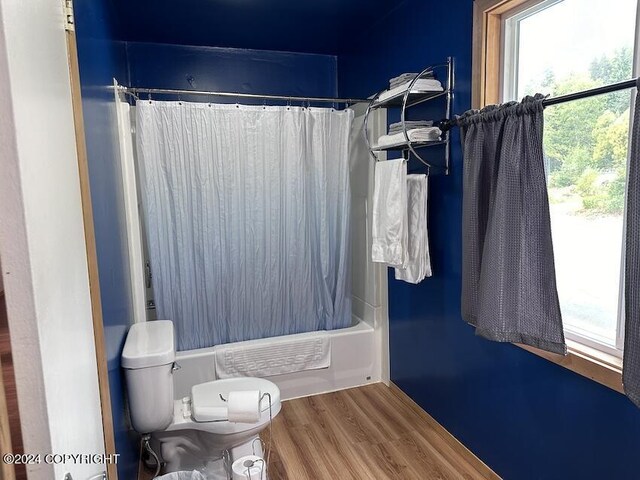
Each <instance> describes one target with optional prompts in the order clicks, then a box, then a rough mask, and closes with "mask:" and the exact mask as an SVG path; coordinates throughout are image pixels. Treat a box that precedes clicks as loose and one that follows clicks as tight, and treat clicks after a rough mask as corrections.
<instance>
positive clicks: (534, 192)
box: [458, 95, 566, 354]
mask: <svg viewBox="0 0 640 480" xmlns="http://www.w3.org/2000/svg"><path fill="white" fill-rule="evenodd" d="M543 98H544V97H543V96H542V95H536V96H535V97H526V98H525V99H524V100H523V101H522V102H521V103H518V102H510V103H507V104H504V105H500V106H489V107H486V108H484V109H483V110H480V111H477V110H473V111H469V112H467V113H465V114H464V115H462V116H461V117H459V118H458V125H459V126H460V128H461V133H462V145H463V154H464V180H463V182H464V184H463V194H464V196H463V207H462V208H463V210H462V221H463V224H462V235H463V240H462V248H463V250H462V317H463V318H464V320H465V321H467V322H468V323H470V324H471V325H474V326H475V327H476V333H477V334H478V335H481V336H483V337H485V338H488V339H490V340H495V341H498V342H517V343H524V344H527V345H531V346H534V347H538V348H541V349H543V350H547V351H550V352H555V353H560V354H566V345H565V341H564V333H563V329H562V318H561V315H560V304H559V301H558V293H557V289H556V278H555V266H554V258H553V246H552V241H551V221H550V218H549V200H548V197H547V187H546V181H545V171H544V159H543V148H542V131H543V105H542V100H543Z"/></svg>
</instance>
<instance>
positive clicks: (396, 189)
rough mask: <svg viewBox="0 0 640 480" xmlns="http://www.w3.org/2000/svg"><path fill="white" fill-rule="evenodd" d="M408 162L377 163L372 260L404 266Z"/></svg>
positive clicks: (406, 233)
mask: <svg viewBox="0 0 640 480" xmlns="http://www.w3.org/2000/svg"><path fill="white" fill-rule="evenodd" d="M407 223H408V221H407V162H406V161H405V160H404V159H398V160H388V161H386V162H377V163H376V169H375V181H374V190H373V225H372V235H373V244H372V246H371V260H372V261H374V262H379V263H386V264H388V265H390V266H392V267H402V266H404V263H405V259H406V256H407V241H408V236H407V235H408V231H407Z"/></svg>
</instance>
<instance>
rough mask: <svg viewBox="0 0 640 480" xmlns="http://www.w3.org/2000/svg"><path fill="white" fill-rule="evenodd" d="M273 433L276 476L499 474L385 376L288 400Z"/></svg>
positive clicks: (424, 478)
mask: <svg viewBox="0 0 640 480" xmlns="http://www.w3.org/2000/svg"><path fill="white" fill-rule="evenodd" d="M272 433H273V447H272V452H271V458H270V461H269V464H270V467H269V477H270V480H284V479H287V480H306V479H309V480H325V479H326V480H329V479H331V480H333V479H340V480H343V479H345V480H346V479H358V480H360V479H362V480H387V479H388V480H400V479H407V480H409V479H411V480H413V479H415V480H430V479H442V480H449V479H452V480H453V479H469V480H471V479H499V478H500V477H498V476H497V475H496V474H495V473H494V472H492V471H491V470H490V469H489V468H488V467H487V466H486V465H484V464H483V463H482V462H481V461H480V460H479V459H478V458H477V457H475V456H474V455H473V454H472V453H471V452H470V451H469V450H467V449H466V448H465V447H464V446H463V445H462V444H461V443H459V442H458V441H457V440H456V439H455V438H453V437H452V436H451V435H450V434H449V433H448V432H447V431H446V430H445V429H444V428H443V427H442V426H440V425H439V424H438V423H437V422H436V421H435V420H434V419H433V418H431V417H430V416H429V415H428V414H427V413H426V412H425V411H424V410H422V409H421V408H420V407H419V406H418V405H416V404H415V403H414V402H413V401H412V400H411V399H410V398H409V397H407V396H406V395H405V394H404V393H403V392H402V391H401V390H400V389H398V388H397V387H395V386H392V387H387V386H385V385H384V384H382V383H377V384H373V385H367V386H364V387H359V388H353V389H349V390H342V391H339V392H335V393H327V394H324V395H317V396H314V397H307V398H301V399H297V400H291V401H288V402H284V403H283V405H282V411H281V412H280V414H279V415H278V416H277V417H276V419H275V420H274V422H273V432H272ZM263 439H264V440H265V441H266V440H267V439H268V433H265V435H264V436H263Z"/></svg>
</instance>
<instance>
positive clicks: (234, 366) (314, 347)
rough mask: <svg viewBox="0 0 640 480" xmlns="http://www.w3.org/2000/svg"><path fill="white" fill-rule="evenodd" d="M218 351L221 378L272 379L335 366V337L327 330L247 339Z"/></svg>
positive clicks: (217, 372)
mask: <svg viewBox="0 0 640 480" xmlns="http://www.w3.org/2000/svg"><path fill="white" fill-rule="evenodd" d="M214 348H215V364H216V365H215V368H216V376H217V377H218V378H233V377H269V376H273V375H283V374H285V373H294V372H301V371H303V370H317V369H321V368H327V367H329V366H330V365H331V338H330V336H329V334H328V333H327V332H324V331H322V332H309V333H300V334H294V335H285V336H282V337H272V338H261V339H259V340H247V341H245V342H237V343H231V344H228V345H218V346H216V347H214Z"/></svg>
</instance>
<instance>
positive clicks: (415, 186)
mask: <svg viewBox="0 0 640 480" xmlns="http://www.w3.org/2000/svg"><path fill="white" fill-rule="evenodd" d="M407 197H408V203H407V210H408V219H409V224H408V240H409V241H408V249H407V259H406V260H407V261H406V263H405V267H404V268H396V280H404V281H405V282H408V283H420V282H421V281H422V280H424V279H425V278H426V277H430V276H431V258H430V257H429V233H428V231H427V201H428V198H429V194H428V177H427V176H426V175H407Z"/></svg>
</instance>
